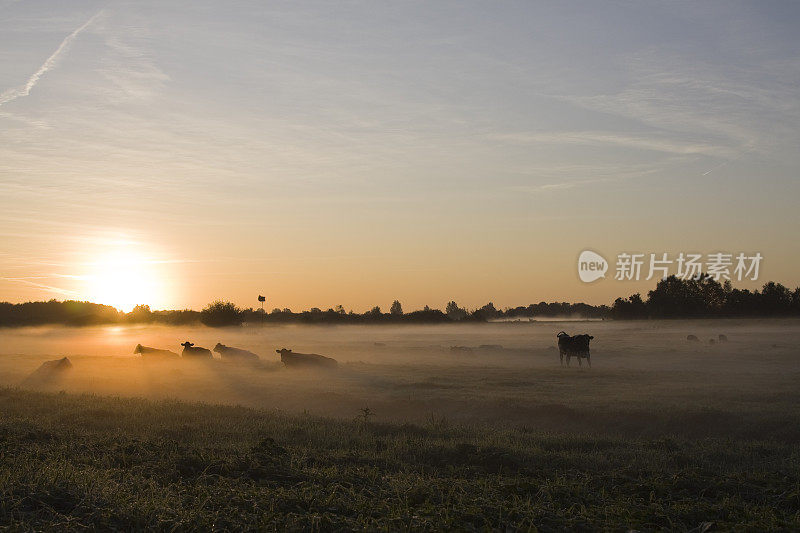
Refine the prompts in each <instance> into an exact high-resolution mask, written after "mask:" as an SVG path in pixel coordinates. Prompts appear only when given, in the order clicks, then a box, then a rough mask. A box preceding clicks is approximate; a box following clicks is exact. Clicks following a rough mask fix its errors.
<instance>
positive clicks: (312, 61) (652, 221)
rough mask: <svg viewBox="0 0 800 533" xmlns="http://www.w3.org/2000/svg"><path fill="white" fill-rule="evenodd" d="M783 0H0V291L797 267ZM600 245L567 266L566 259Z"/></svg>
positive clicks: (171, 290) (297, 305)
mask: <svg viewBox="0 0 800 533" xmlns="http://www.w3.org/2000/svg"><path fill="white" fill-rule="evenodd" d="M798 26H800V3H797V2H788V1H787V2H772V1H766V2H755V1H754V2H745V3H740V2H727V1H726V2H712V1H710V2H669V3H666V2H665V3H654V2H522V1H520V2H490V1H486V2H473V1H458V2H455V1H453V2H448V1H436V2H415V1H408V2H375V1H364V2H360V1H344V2H255V1H254V2H239V1H234V2H209V1H202V0H201V1H192V2H181V1H174V2H149V1H146V0H145V1H135V2H115V1H113V0H109V1H102V2H101V1H81V0H75V1H70V2H41V1H35V0H18V1H9V0H0V300H5V301H12V302H22V301H28V300H46V299H50V298H56V299H79V300H92V301H97V302H101V303H108V304H111V305H115V306H117V307H121V308H130V307H132V305H135V304H136V303H142V304H148V305H150V306H151V307H152V308H154V309H155V308H158V309H164V308H195V309H199V308H202V307H203V306H204V305H205V304H207V303H208V302H210V301H212V300H215V299H226V300H230V301H233V302H235V303H237V304H238V305H240V306H244V307H251V306H252V307H257V306H258V305H259V304H258V302H257V300H256V298H257V296H258V295H259V294H263V295H265V296H266V297H267V302H266V305H267V307H268V308H273V307H279V308H285V307H289V308H292V309H293V310H299V309H304V308H309V307H312V306H316V307H320V308H323V309H325V308H328V307H333V306H334V305H337V304H341V305H344V307H345V308H346V309H354V310H357V311H361V310H365V309H368V308H371V307H372V306H374V305H380V306H381V307H382V308H384V309H388V307H389V305H390V303H391V302H392V300H394V299H399V300H400V301H401V302H402V303H403V304H404V307H405V308H406V309H413V308H420V307H422V306H424V305H430V306H431V307H440V308H443V307H444V305H445V304H446V303H447V302H448V301H449V300H455V301H457V302H458V303H459V304H461V305H463V306H467V307H477V306H480V305H483V304H485V303H486V302H489V301H492V302H494V304H495V305H496V306H497V307H506V306H517V305H527V304H529V303H533V302H539V301H573V302H577V301H584V302H588V303H593V304H602V303H606V304H610V303H612V302H613V299H614V298H615V297H617V296H625V295H628V294H631V293H633V292H646V291H647V290H649V289H651V288H652V287H653V286H654V285H655V280H644V279H641V280H639V281H638V282H637V281H635V280H615V279H613V273H614V268H615V265H614V263H615V260H616V257H617V255H618V254H619V253H626V252H627V253H645V254H649V253H656V254H658V255H660V254H662V253H668V254H670V257H672V256H676V255H677V254H678V253H680V252H687V253H688V252H693V253H700V254H710V253H715V252H726V253H732V254H737V253H740V252H743V253H747V254H754V253H756V252H758V253H760V254H761V255H762V256H763V258H764V259H763V262H762V263H761V269H760V277H759V279H758V280H755V281H743V282H741V283H739V282H735V283H734V285H735V286H741V287H747V288H753V287H758V286H760V285H761V284H763V282H765V281H767V280H769V279H772V280H776V281H780V282H782V283H784V284H786V285H789V286H791V287H795V286H797V285H800V274H799V273H798V271H799V269H798V267H799V266H800V244H798V239H797V237H796V232H797V229H798V227H800V214H799V211H798V209H797V206H796V204H797V199H798V198H800V185H799V184H798V170H800V150H798V146H800V34H799V33H798V32H797V28H798ZM583 250H593V251H595V252H597V253H599V254H601V255H602V256H603V257H604V258H606V259H607V260H608V261H609V264H610V268H609V272H608V273H607V275H606V278H605V279H600V280H597V281H595V282H593V283H584V282H582V281H581V280H580V279H579V276H578V272H577V259H578V256H579V254H580V253H581V252H582V251H583Z"/></svg>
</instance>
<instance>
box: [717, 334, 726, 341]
mask: <svg viewBox="0 0 800 533" xmlns="http://www.w3.org/2000/svg"><path fill="white" fill-rule="evenodd" d="M719 342H728V336H727V335H723V334H722V333H720V334H719Z"/></svg>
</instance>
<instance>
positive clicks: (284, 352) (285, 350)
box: [275, 348, 292, 355]
mask: <svg viewBox="0 0 800 533" xmlns="http://www.w3.org/2000/svg"><path fill="white" fill-rule="evenodd" d="M275 351H276V352H278V353H279V354H281V355H283V354H287V353H292V351H291V350H287V349H286V348H281V349H280V350H275Z"/></svg>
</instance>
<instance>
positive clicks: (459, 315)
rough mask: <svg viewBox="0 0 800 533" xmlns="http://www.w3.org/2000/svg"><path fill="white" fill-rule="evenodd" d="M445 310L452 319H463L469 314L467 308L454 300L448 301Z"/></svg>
mask: <svg viewBox="0 0 800 533" xmlns="http://www.w3.org/2000/svg"><path fill="white" fill-rule="evenodd" d="M444 312H445V313H446V314H447V316H448V318H450V320H462V319H463V318H465V317H466V316H467V311H466V310H465V309H461V308H460V307H459V306H458V304H457V303H456V302H454V301H450V302H448V303H447V307H445V310H444Z"/></svg>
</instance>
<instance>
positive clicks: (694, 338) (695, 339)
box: [686, 335, 700, 342]
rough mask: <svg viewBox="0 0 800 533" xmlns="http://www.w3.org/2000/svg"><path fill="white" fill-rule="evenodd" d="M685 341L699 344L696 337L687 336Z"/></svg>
mask: <svg viewBox="0 0 800 533" xmlns="http://www.w3.org/2000/svg"><path fill="white" fill-rule="evenodd" d="M686 340H687V341H692V342H700V339H698V338H697V335H687V336H686Z"/></svg>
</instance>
